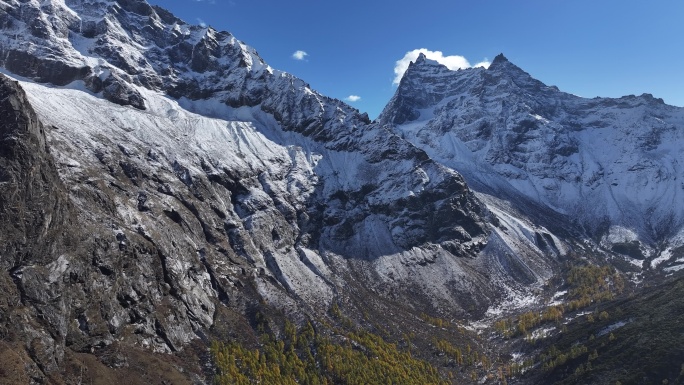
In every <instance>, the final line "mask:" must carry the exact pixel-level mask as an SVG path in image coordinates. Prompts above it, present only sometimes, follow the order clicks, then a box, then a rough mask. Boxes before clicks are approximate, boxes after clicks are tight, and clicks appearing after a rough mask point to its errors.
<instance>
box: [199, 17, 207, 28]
mask: <svg viewBox="0 0 684 385" xmlns="http://www.w3.org/2000/svg"><path fill="white" fill-rule="evenodd" d="M197 24H199V26H200V27H202V28H207V23H205V22H204V20H202V19H200V18H199V17H198V18H197Z"/></svg>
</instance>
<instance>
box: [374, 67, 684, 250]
mask: <svg viewBox="0 0 684 385" xmlns="http://www.w3.org/2000/svg"><path fill="white" fill-rule="evenodd" d="M378 120H379V123H380V124H382V125H384V126H385V127H387V128H389V129H392V130H394V132H396V133H397V134H399V135H401V136H402V137H404V138H406V139H407V140H409V141H411V142H412V143H413V144H415V145H416V146H418V147H420V148H421V149H423V150H425V151H426V152H427V153H428V155H429V156H430V157H431V158H432V159H435V160H437V161H439V162H441V163H442V164H444V165H447V166H449V167H451V168H453V169H455V170H458V171H459V172H460V173H462V174H463V175H464V176H465V178H466V180H467V181H468V183H469V184H470V185H472V186H473V187H474V188H475V189H476V190H479V191H484V192H488V193H492V194H495V195H498V196H506V197H508V198H509V199H510V200H511V201H518V202H520V203H521V204H522V202H526V204H529V203H532V204H533V205H536V206H537V207H538V209H539V210H546V212H547V213H553V212H555V213H557V214H560V216H562V217H565V218H566V219H567V220H568V221H569V222H576V223H577V224H579V225H580V226H581V227H582V228H583V229H584V231H586V233H587V234H588V235H589V236H592V237H595V238H596V239H600V240H602V243H603V244H604V246H607V247H614V246H615V245H616V244H617V245H618V248H617V250H618V251H619V250H621V249H620V245H624V244H627V243H629V242H632V241H641V242H643V243H642V244H641V246H640V248H641V251H638V250H637V252H636V254H634V253H630V254H632V255H638V254H639V253H643V254H644V256H647V257H648V256H657V255H658V254H659V253H660V252H662V251H663V249H660V250H658V248H659V247H660V248H662V247H663V242H665V243H666V244H667V243H668V242H670V241H671V242H670V244H669V245H668V246H666V247H665V249H666V251H667V250H668V247H669V248H672V247H675V248H676V247H678V246H681V242H680V241H677V239H678V238H681V237H678V236H677V235H678V234H679V233H681V232H682V229H683V225H684V185H683V184H682V180H684V167H683V166H684V108H680V107H673V106H668V105H665V104H664V103H663V102H662V100H659V99H656V98H654V97H652V96H651V95H648V94H644V95H641V96H625V97H622V98H619V99H609V98H594V99H585V98H581V97H578V96H574V95H570V94H567V93H563V92H560V91H559V90H558V89H557V88H555V87H549V86H546V85H544V84H543V83H541V82H539V81H537V80H535V79H533V78H532V77H531V76H530V75H529V74H527V73H526V72H524V71H523V70H521V69H520V68H518V67H516V66H515V65H514V64H512V63H510V62H509V61H508V60H507V59H506V58H505V57H504V56H503V55H499V56H498V57H497V58H496V59H495V60H494V61H493V63H492V65H491V66H490V67H489V68H488V69H484V68H473V69H467V70H459V71H450V70H448V69H447V68H446V67H444V66H442V65H440V64H438V63H436V62H433V61H431V60H428V59H426V58H425V57H424V56H421V57H419V58H418V60H417V61H416V62H415V63H412V64H411V66H410V67H409V69H408V70H407V72H406V74H405V75H404V77H403V79H402V81H401V84H400V86H399V89H398V90H397V92H396V94H395V96H394V97H393V98H392V100H391V101H390V103H389V104H388V106H387V107H386V108H385V110H384V111H383V113H382V114H381V116H380V118H379V119H378ZM545 208H546V209H545ZM548 209H550V210H548ZM637 249H639V247H637Z"/></svg>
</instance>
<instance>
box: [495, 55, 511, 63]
mask: <svg viewBox="0 0 684 385" xmlns="http://www.w3.org/2000/svg"><path fill="white" fill-rule="evenodd" d="M500 63H510V61H508V59H506V56H504V54H502V53H500V54H498V55H496V57H495V58H494V60H493V61H492V64H491V65H495V64H500Z"/></svg>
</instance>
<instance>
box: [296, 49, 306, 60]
mask: <svg viewBox="0 0 684 385" xmlns="http://www.w3.org/2000/svg"><path fill="white" fill-rule="evenodd" d="M308 55H309V54H308V53H306V52H304V51H302V50H298V51H295V53H293V54H292V58H293V59H295V60H304V57H306V56H308Z"/></svg>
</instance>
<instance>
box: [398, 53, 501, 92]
mask: <svg viewBox="0 0 684 385" xmlns="http://www.w3.org/2000/svg"><path fill="white" fill-rule="evenodd" d="M421 53H422V54H423V55H425V57H426V58H428V59H430V60H434V61H436V62H438V63H440V64H443V65H445V66H446V67H447V68H448V69H450V70H452V71H455V70H457V69H460V68H470V67H484V68H487V67H489V61H487V59H485V60H484V61H481V62H479V63H477V64H475V65H474V66H471V65H470V62H468V60H467V59H466V58H465V57H463V56H460V55H451V56H444V54H443V53H442V51H430V50H429V49H427V48H420V49H414V50H413V51H409V52H406V55H404V57H403V58H401V59H399V60H397V62H396V64H395V66H394V80H393V81H392V83H393V84H399V81H401V77H402V76H404V72H406V70H407V69H408V66H409V63H411V62H412V61H416V59H418V55H419V54H421Z"/></svg>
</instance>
